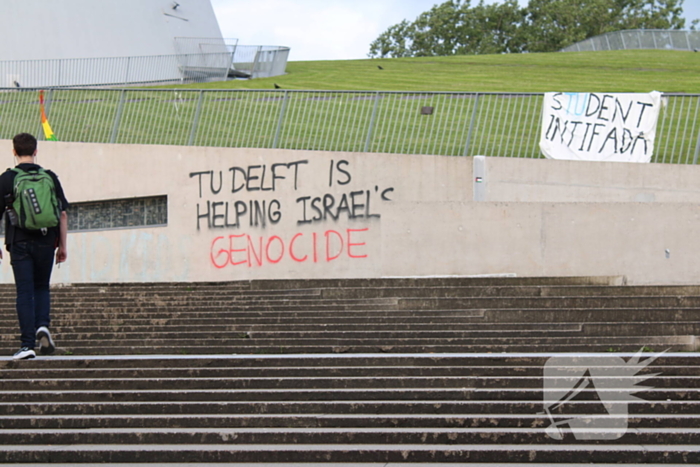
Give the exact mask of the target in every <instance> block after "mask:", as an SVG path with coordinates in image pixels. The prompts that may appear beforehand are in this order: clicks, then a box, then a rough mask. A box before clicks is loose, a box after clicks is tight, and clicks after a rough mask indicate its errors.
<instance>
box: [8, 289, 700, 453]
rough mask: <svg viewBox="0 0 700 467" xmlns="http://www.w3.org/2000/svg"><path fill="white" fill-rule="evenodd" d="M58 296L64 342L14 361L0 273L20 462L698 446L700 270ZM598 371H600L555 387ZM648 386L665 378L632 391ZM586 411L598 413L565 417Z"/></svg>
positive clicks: (57, 327) (11, 320) (11, 423)
mask: <svg viewBox="0 0 700 467" xmlns="http://www.w3.org/2000/svg"><path fill="white" fill-rule="evenodd" d="M53 293H54V294H53V302H54V311H53V316H54V322H53V324H52V330H53V332H54V336H55V339H56V343H57V345H58V349H57V352H56V355H55V356H51V357H39V358H36V359H34V360H27V361H19V362H15V361H12V360H11V359H10V358H9V356H10V355H11V354H12V353H13V352H14V351H15V350H16V348H17V323H16V317H15V314H14V308H13V301H14V292H13V289H12V288H11V287H1V288H0V346H1V347H2V350H3V351H4V352H5V355H7V356H8V357H5V358H2V359H0V446H1V447H0V462H3V463H25V465H26V463H30V464H31V463H34V464H44V463H64V464H76V463H88V464H90V463H113V464H119V463H132V464H133V463H154V464H159V465H167V464H173V465H175V464H181V463H201V464H205V463H208V464H212V463H337V464H342V463H367V464H370V463H374V464H375V465H386V464H387V463H389V464H391V463H423V464H424V463H472V464H476V465H478V464H491V465H516V464H517V463H528V464H530V465H532V464H535V465H537V464H539V465H545V464H548V463H557V464H569V465H575V464H577V463H582V464H583V463H599V464H604V463H611V464H612V463H628V464H664V465H669V464H679V465H681V464H683V465H687V464H689V463H700V397H699V396H700V354H698V353H694V352H693V351H697V350H698V348H697V347H698V343H697V340H696V337H695V336H697V335H699V334H700V333H699V332H698V329H699V328H700V319H699V318H700V306H698V305H699V304H700V287H629V286H624V285H623V284H622V280H621V279H619V278H551V279H528V278H510V279H486V278H484V279H464V278H431V279H378V280H309V281H253V282H232V283H221V284H110V285H107V284H95V285H73V286H64V287H57V288H56V289H55V290H54V292H53ZM642 348H644V350H646V351H647V352H645V353H643V354H641V356H638V357H634V356H633V355H632V354H631V353H615V352H636V351H638V350H640V349H642ZM666 349H670V352H669V353H666V354H663V355H661V356H659V355H658V354H657V353H655V352H658V351H663V350H666ZM612 351H615V352H612ZM649 351H654V352H649ZM553 352H600V353H598V354H595V355H590V354H589V355H585V354H579V356H578V357H577V356H576V354H571V353H569V354H553ZM592 358H593V359H599V360H596V361H597V362H598V363H600V362H601V361H602V362H603V366H604V367H605V368H608V369H609V368H613V369H612V372H608V373H605V372H603V373H602V374H601V373H596V370H594V369H592V367H591V362H592V361H593V360H591V359H592ZM600 359H603V360H600ZM638 359H641V362H640V364H639V365H637V368H635V370H634V371H633V372H631V373H630V372H627V373H626V372H625V371H623V370H622V369H621V368H623V367H632V366H634V365H633V364H634V363H635V362H636V361H637V360H638ZM645 359H648V360H645ZM648 362H652V363H650V364H648V365H647V366H644V365H643V363H648ZM586 369H588V370H589V373H588V377H589V380H588V381H591V382H592V384H590V385H588V386H587V387H584V388H583V389H582V390H581V391H580V392H579V393H577V394H576V395H575V396H574V397H573V398H572V399H571V400H569V401H567V402H566V403H563V404H561V405H558V404H555V402H556V401H560V400H562V399H564V398H565V397H564V396H565V393H566V392H567V390H566V389H567V388H569V387H571V388H574V387H575V385H576V383H578V382H579V381H581V377H585V376H586V374H585V370H586ZM581 370H583V371H581ZM636 374H641V375H646V376H647V377H648V378H649V379H646V381H643V382H642V381H641V380H640V379H639V378H637V377H636V376H635V375H636ZM635 384H636V385H637V386H640V387H642V388H643V387H646V388H649V389H646V390H643V389H641V388H640V390H641V391H642V392H639V393H638V394H637V396H638V397H639V398H640V400H636V401H631V402H630V401H629V400H628V399H629V397H628V396H627V395H628V393H630V392H633V391H632V390H630V388H631V387H632V386H634V385H635ZM562 388H564V389H563V392H562ZM545 408H548V410H549V412H550V413H549V414H547V413H545ZM571 419H577V420H579V421H580V422H581V423H582V425H583V428H580V429H574V430H569V429H568V428H567V426H568V425H567V423H564V425H565V426H564V431H563V432H561V434H560V437H562V439H556V438H557V435H556V430H555V431H551V428H550V431H547V428H548V427H550V425H551V424H552V423H553V422H555V423H556V422H566V421H567V420H571ZM575 423H576V422H574V424H575ZM621 423H622V424H621ZM623 425H624V426H623ZM620 430H623V432H621V431H620ZM618 435H619V436H618ZM587 436H588V437H589V438H594V439H588V440H586V439H584V438H586V437H587ZM605 436H608V438H607V439H600V438H601V437H603V438H604V437H605Z"/></svg>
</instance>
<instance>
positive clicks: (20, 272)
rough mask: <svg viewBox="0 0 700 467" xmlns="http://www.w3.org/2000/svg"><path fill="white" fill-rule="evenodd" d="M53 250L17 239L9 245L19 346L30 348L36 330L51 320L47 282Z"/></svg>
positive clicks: (44, 244)
mask: <svg viewBox="0 0 700 467" xmlns="http://www.w3.org/2000/svg"><path fill="white" fill-rule="evenodd" d="M54 251H55V247H54V246H53V245H52V244H50V243H46V242H41V241H27V242H17V243H14V244H12V246H11V247H10V262H11V263H12V272H13V273H14V275H15V285H16V287H17V316H18V318H19V328H20V331H21V333H22V337H21V340H22V347H29V348H30V349H33V348H34V346H35V345H36V330H37V329H38V328H39V327H41V326H46V327H48V326H49V324H50V323H51V294H50V292H49V282H50V280H51V270H52V269H53V259H54Z"/></svg>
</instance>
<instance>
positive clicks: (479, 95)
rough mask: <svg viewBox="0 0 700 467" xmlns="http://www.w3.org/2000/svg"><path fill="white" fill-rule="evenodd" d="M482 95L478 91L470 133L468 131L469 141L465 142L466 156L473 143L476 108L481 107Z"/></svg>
mask: <svg viewBox="0 0 700 467" xmlns="http://www.w3.org/2000/svg"><path fill="white" fill-rule="evenodd" d="M480 97H481V94H479V93H478V92H477V93H476V100H475V101H474V108H473V109H472V119H471V122H470V123H469V133H467V142H466V143H465V144H464V156H465V157H466V156H468V155H469V144H471V140H472V132H473V131H474V122H475V121H476V110H477V108H478V107H479V98H480Z"/></svg>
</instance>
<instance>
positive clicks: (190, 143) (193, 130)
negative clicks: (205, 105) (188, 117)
mask: <svg viewBox="0 0 700 467" xmlns="http://www.w3.org/2000/svg"><path fill="white" fill-rule="evenodd" d="M203 101H204V91H199V99H198V100H197V110H195V112H194V119H193V120H192V128H191V129H190V139H189V141H187V145H188V146H194V139H195V136H196V134H197V126H198V125H199V116H200V115H201V114H202V102H203Z"/></svg>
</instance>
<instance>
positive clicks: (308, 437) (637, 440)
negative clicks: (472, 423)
mask: <svg viewBox="0 0 700 467" xmlns="http://www.w3.org/2000/svg"><path fill="white" fill-rule="evenodd" d="M542 422H544V420H543V421H542ZM588 431H594V430H591V429H588V430H587V429H581V430H580V433H586V432H588ZM611 431H612V430H611ZM578 432H579V431H576V430H574V431H573V433H574V434H576V433H578ZM550 439H551V438H550V437H549V435H548V434H547V433H546V432H545V430H544V429H543V428H505V427H498V428H469V427H460V428H456V429H455V428H425V427H420V428H405V427H394V428H364V427H362V428H358V427H344V428H316V427H314V428H306V427H304V428H289V427H282V428H276V427H264V428H222V427H217V428H193V427H187V428H141V429H138V430H134V429H133V428H91V429H87V430H85V429H75V428H64V429H60V430H51V429H28V430H27V429H0V444H2V445H8V444H21V445H31V444H40V445H41V444H54V445H74V444H79V443H80V444H115V445H123V444H141V445H143V444H149V445H157V444H227V443H231V442H235V443H236V444H286V445H295V444H344V445H347V446H348V447H350V446H353V445H358V444H371V443H373V444H396V445H400V444H445V445H449V444H482V445H485V444H504V443H505V444H513V445H528V444H529V445H538V444H540V445H541V444H545V443H548V442H549V440H550ZM573 439H574V438H573V436H572V440H573ZM590 443H591V444H593V445H601V444H604V445H608V446H609V445H615V444H643V445H663V444H667V445H698V446H700V428H633V429H629V430H628V433H627V435H626V437H625V440H624V441H621V440H619V439H618V440H592V441H590Z"/></svg>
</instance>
